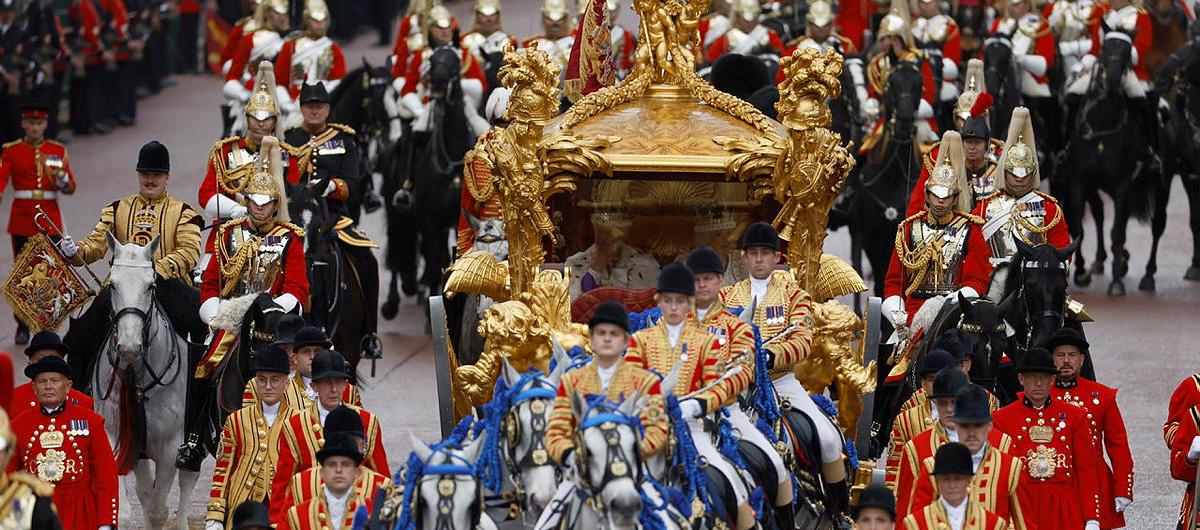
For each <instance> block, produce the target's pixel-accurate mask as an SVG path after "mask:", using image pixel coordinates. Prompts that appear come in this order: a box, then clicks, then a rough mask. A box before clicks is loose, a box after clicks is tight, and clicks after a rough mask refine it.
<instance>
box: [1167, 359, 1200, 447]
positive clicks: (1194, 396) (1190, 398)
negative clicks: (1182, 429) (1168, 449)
mask: <svg viewBox="0 0 1200 530" xmlns="http://www.w3.org/2000/svg"><path fill="white" fill-rule="evenodd" d="M1197 404H1200V373H1194V374H1192V375H1190V376H1188V378H1187V379H1184V380H1183V381H1182V382H1180V383H1179V385H1178V386H1176V387H1175V391H1174V392H1172V393H1171V400H1170V401H1169V402H1168V404H1167V421H1165V422H1163V439H1165V440H1167V441H1168V443H1170V439H1171V436H1170V434H1171V430H1172V429H1173V428H1177V427H1178V426H1179V421H1180V420H1182V419H1184V418H1185V417H1186V416H1187V415H1188V414H1189V413H1191V410H1192V407H1194V406H1196V405H1197Z"/></svg>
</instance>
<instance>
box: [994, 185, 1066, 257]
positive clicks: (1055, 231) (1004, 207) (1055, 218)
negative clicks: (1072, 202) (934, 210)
mask: <svg viewBox="0 0 1200 530" xmlns="http://www.w3.org/2000/svg"><path fill="white" fill-rule="evenodd" d="M997 173H998V174H997V175H996V178H998V179H1002V178H1004V174H1003V173H1001V172H1000V170H997ZM1029 193H1031V194H1036V197H1034V201H1033V202H1031V203H1028V204H1033V205H1037V204H1040V205H1041V206H1040V208H1044V211H1040V212H1038V211H1034V210H1031V209H1030V207H1027V206H1026V205H1023V204H1020V203H1019V202H1018V203H1017V204H1015V206H1014V205H1013V204H1012V203H1013V202H1014V201H1020V200H1021V199H1022V198H1016V199H1014V198H1013V197H1012V196H1011V195H1009V194H1007V193H1005V192H1004V191H996V192H995V193H993V194H991V195H988V196H987V197H984V198H983V199H981V200H980V201H979V202H978V203H977V204H975V211H973V212H971V213H973V214H974V215H977V216H979V217H980V218H982V219H983V223H984V226H985V227H987V225H988V222H989V221H991V219H992V218H993V217H995V216H996V215H998V213H1004V212H1013V213H1012V214H1011V215H1010V216H1009V219H1008V221H1007V222H1006V223H1005V225H1006V226H1003V227H1001V228H999V230H1000V231H1001V232H998V233H997V234H995V235H994V237H1000V236H1001V233H1002V231H1003V230H1009V231H1011V232H1014V234H1013V236H1012V237H1016V234H1015V232H1018V231H1020V232H1022V233H1023V232H1025V229H1024V228H1023V227H1022V226H1021V223H1020V222H1018V221H1016V220H1014V219H1013V218H1012V216H1014V215H1021V216H1022V219H1026V218H1028V217H1030V216H1033V215H1040V216H1041V220H1040V221H1033V220H1029V221H1028V223H1029V224H1032V225H1034V226H1037V227H1040V229H1042V230H1045V232H1044V233H1043V234H1041V235H1040V236H1039V237H1034V238H1027V239H1032V240H1033V241H1027V243H1029V244H1031V245H1037V244H1039V243H1041V241H1039V240H1040V239H1042V238H1044V239H1045V242H1046V243H1050V244H1051V245H1054V248H1057V249H1059V250H1061V249H1064V248H1066V247H1067V245H1070V244H1071V234H1070V233H1069V232H1068V231H1067V222H1066V220H1065V219H1064V218H1063V213H1062V209H1061V208H1060V207H1059V205H1058V200H1057V199H1055V198H1054V197H1051V196H1050V195H1047V194H1045V193H1042V192H1040V191H1036V190H1034V191H1031V192H1029ZM1039 199H1040V200H1039ZM1035 208H1036V207H1035ZM1014 210H1018V211H1014ZM984 237H985V238H986V237H987V236H986V235H985V236H984ZM1014 250H1015V248H1014ZM1009 257H1011V256H996V255H995V251H994V249H993V256H992V259H993V260H998V259H1000V260H1002V259H1006V258H1009ZM993 262H994V261H993Z"/></svg>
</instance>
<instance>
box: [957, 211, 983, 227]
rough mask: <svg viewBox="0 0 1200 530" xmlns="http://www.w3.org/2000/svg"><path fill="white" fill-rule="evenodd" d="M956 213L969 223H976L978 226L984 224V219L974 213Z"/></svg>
mask: <svg viewBox="0 0 1200 530" xmlns="http://www.w3.org/2000/svg"><path fill="white" fill-rule="evenodd" d="M954 213H956V214H958V215H961V216H963V217H966V218H967V220H968V221H970V222H972V223H975V224H977V225H981V224H983V218H982V217H980V216H978V215H975V214H972V213H967V212H954Z"/></svg>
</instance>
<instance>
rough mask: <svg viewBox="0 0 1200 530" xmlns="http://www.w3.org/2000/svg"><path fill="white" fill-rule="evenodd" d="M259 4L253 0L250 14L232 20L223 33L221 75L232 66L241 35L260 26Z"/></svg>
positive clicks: (249, 32)
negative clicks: (234, 20) (226, 30)
mask: <svg viewBox="0 0 1200 530" xmlns="http://www.w3.org/2000/svg"><path fill="white" fill-rule="evenodd" d="M261 5H262V0H254V9H252V10H251V13H250V15H249V16H245V17H242V18H240V19H238V20H237V21H236V22H234V23H233V27H231V28H229V33H228V34H227V35H225V46H223V47H222V48H221V58H220V61H221V75H222V76H223V75H225V74H227V73H229V69H230V68H231V67H232V66H233V54H234V52H236V51H237V47H238V44H241V42H242V37H245V36H246V35H250V34H253V33H254V32H255V31H258V28H260V27H262V17H261V14H262V11H260V6H261ZM226 110H228V109H226Z"/></svg>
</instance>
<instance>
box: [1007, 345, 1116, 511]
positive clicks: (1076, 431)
mask: <svg viewBox="0 0 1200 530" xmlns="http://www.w3.org/2000/svg"><path fill="white" fill-rule="evenodd" d="M1057 374H1058V370H1057V369H1056V368H1055V367H1054V360H1053V359H1052V358H1051V357H1050V352H1048V351H1046V350H1045V349H1043V348H1030V349H1029V351H1028V352H1026V353H1025V358H1024V359H1022V360H1021V363H1020V364H1018V365H1017V377H1018V379H1020V381H1021V386H1023V387H1024V388H1025V392H1024V394H1023V395H1022V396H1021V398H1020V399H1018V400H1017V401H1016V402H1014V403H1012V404H1010V405H1008V406H1007V407H1004V408H1002V409H1000V410H999V411H997V412H996V414H995V423H996V428H997V429H1000V430H1001V431H1003V432H1004V433H1005V434H1008V435H1009V436H1011V437H1012V438H1013V439H1014V440H1015V442H1014V443H1013V450H1012V451H1011V454H1012V455H1013V456H1016V457H1018V458H1020V459H1021V460H1022V461H1023V463H1024V464H1025V467H1024V473H1025V478H1026V482H1025V483H1024V484H1023V485H1022V488H1023V489H1025V494H1026V496H1027V498H1028V499H1030V501H1031V502H1030V505H1029V506H1027V507H1024V506H1023V508H1025V509H1024V513H1025V518H1026V521H1027V522H1029V523H1031V524H1033V525H1035V526H1036V527H1037V528H1055V529H1058V528H1081V527H1085V523H1086V530H1099V529H1100V489H1099V487H1098V485H1099V482H1100V481H1099V478H1098V473H1097V471H1096V468H1097V465H1098V463H1097V462H1096V459H1097V457H1098V456H1099V455H1098V454H1097V452H1096V447H1095V446H1094V445H1092V436H1091V430H1090V429H1089V428H1088V427H1089V425H1088V423H1087V417H1086V416H1085V412H1084V411H1083V410H1082V409H1080V408H1079V407H1077V406H1075V405H1071V404H1067V403H1064V402H1062V401H1058V400H1055V399H1053V398H1052V397H1051V395H1050V387H1051V386H1053V384H1054V376H1055V375H1057Z"/></svg>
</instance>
